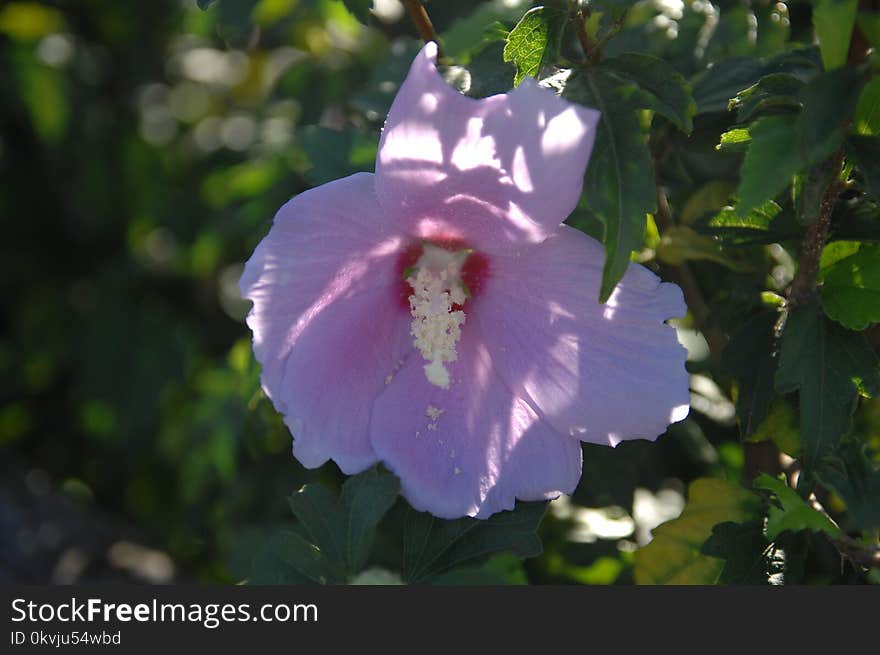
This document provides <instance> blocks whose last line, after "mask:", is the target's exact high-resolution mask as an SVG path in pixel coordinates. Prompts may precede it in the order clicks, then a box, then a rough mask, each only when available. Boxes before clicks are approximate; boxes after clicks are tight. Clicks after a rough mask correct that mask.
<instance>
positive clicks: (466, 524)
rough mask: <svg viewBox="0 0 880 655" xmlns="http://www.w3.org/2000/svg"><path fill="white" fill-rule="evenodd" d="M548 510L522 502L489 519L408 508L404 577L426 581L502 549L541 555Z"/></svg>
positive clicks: (527, 555) (544, 506)
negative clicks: (445, 517)
mask: <svg viewBox="0 0 880 655" xmlns="http://www.w3.org/2000/svg"><path fill="white" fill-rule="evenodd" d="M546 510H547V503H517V504H516V507H515V508H514V509H513V510H512V511H508V512H499V513H497V514H493V515H492V516H491V517H489V518H488V519H485V520H479V519H471V518H462V519H457V520H455V521H443V520H441V519H437V518H434V517H433V516H431V515H430V514H427V513H425V512H416V511H415V510H412V509H408V510H407V514H406V517H405V519H404V531H403V574H404V578H406V579H407V581H409V582H420V581H423V580H426V579H428V578H431V577H433V576H436V575H439V574H440V573H444V572H446V571H448V570H450V569H453V568H456V567H458V566H461V565H462V564H469V565H475V564H478V563H479V562H481V561H483V560H484V559H485V558H486V557H488V556H489V555H491V554H493V553H497V552H501V551H512V552H513V553H515V554H516V555H518V556H519V557H521V558H524V557H534V556H535V555H538V554H540V553H541V539H540V537H538V535H537V530H538V526H539V525H540V524H541V519H543V518H544V513H545V512H546Z"/></svg>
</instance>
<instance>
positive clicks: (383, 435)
mask: <svg viewBox="0 0 880 655" xmlns="http://www.w3.org/2000/svg"><path fill="white" fill-rule="evenodd" d="M424 364H425V362H424V361H423V360H422V358H421V357H418V356H417V355H414V356H412V357H410V358H409V359H408V360H407V362H406V364H404V366H403V368H402V369H401V370H400V371H399V372H398V373H397V374H396V375H395V377H394V380H393V381H392V383H391V384H390V385H389V387H388V389H387V390H386V391H385V393H383V394H382V395H381V396H380V397H379V399H378V400H377V401H376V403H375V405H374V407H373V417H372V422H371V437H372V443H373V448H374V449H375V451H376V454H377V455H378V457H379V458H380V459H381V460H382V461H383V462H384V463H385V465H386V466H388V468H389V469H391V470H392V471H393V472H394V473H395V474H397V476H398V477H399V478H400V480H401V487H402V492H403V495H404V496H405V497H406V498H407V500H409V502H410V504H411V505H412V506H413V507H415V508H416V509H418V510H422V511H429V512H430V513H431V514H433V515H435V516H438V517H441V518H458V517H461V516H464V515H469V516H477V517H480V518H485V517H487V516H490V515H491V514H493V513H495V512H498V511H501V510H504V509H511V508H513V505H514V502H515V499H516V498H519V499H521V500H540V499H545V498H552V497H556V496H558V495H559V494H560V493H563V492H565V493H569V492H571V491H573V490H574V488H575V486H577V481H578V479H579V477H580V470H581V451H580V444H579V442H578V441H577V439H574V438H572V437H570V436H567V435H562V434H559V433H557V432H555V431H554V430H553V429H552V428H550V427H549V426H547V425H546V424H544V423H542V422H541V421H540V420H539V418H538V415H537V414H536V413H535V411H534V410H533V409H532V408H531V407H530V406H529V405H528V403H526V402H525V401H523V400H522V399H520V398H517V397H516V396H514V395H513V394H512V393H511V391H510V389H509V388H508V387H507V386H505V385H504V383H503V382H502V381H501V380H500V378H499V377H498V376H497V375H496V373H495V372H494V370H493V366H492V361H491V358H490V357H489V353H488V351H487V350H486V347H485V345H484V344H483V343H482V337H481V335H480V332H479V326H478V325H476V324H474V325H467V324H465V326H464V328H463V331H462V339H461V341H460V342H459V357H458V360H457V361H455V362H453V363H452V364H449V365H448V367H449V371H450V376H451V378H452V384H451V385H450V387H449V389H442V388H440V387H437V386H435V385H432V384H430V383H429V382H428V381H427V379H426V378H425V373H424V370H423V366H424Z"/></svg>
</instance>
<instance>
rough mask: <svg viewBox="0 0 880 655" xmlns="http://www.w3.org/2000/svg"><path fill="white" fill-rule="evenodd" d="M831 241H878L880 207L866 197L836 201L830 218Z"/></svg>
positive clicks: (879, 236) (860, 196)
mask: <svg viewBox="0 0 880 655" xmlns="http://www.w3.org/2000/svg"><path fill="white" fill-rule="evenodd" d="M831 239H832V240H836V241H840V240H843V241H874V242H876V241H880V205H878V203H877V201H875V200H874V199H873V198H871V197H870V196H867V195H858V196H856V197H853V198H848V199H844V200H838V201H837V203H836V204H835V205H834V213H833V214H832V216H831Z"/></svg>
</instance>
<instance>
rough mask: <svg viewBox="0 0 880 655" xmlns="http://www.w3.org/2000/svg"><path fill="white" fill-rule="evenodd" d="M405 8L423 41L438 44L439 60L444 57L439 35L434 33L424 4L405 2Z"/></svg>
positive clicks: (413, 1)
mask: <svg viewBox="0 0 880 655" xmlns="http://www.w3.org/2000/svg"><path fill="white" fill-rule="evenodd" d="M403 6H404V7H406V11H407V13H409V18H410V20H411V21H412V22H413V24H414V25H415V26H416V29H417V30H418V31H419V35H420V36H421V37H422V41H424V42H425V43H428V42H429V41H434V42H435V43H436V44H437V58H438V59H439V58H440V57H441V56H442V53H441V51H440V39H438V38H437V33H436V32H435V31H434V25H433V23H431V19H430V17H429V16H428V12H427V11H425V8H424V7H423V6H422V3H421V2H420V1H419V0H403Z"/></svg>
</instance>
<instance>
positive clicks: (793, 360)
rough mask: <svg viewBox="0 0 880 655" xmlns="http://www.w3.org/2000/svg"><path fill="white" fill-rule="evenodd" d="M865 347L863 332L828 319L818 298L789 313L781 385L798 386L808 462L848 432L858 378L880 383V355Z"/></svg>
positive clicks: (779, 373) (782, 349)
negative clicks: (879, 366)
mask: <svg viewBox="0 0 880 655" xmlns="http://www.w3.org/2000/svg"><path fill="white" fill-rule="evenodd" d="M866 349H867V346H866V344H865V342H864V337H863V336H862V335H860V334H857V333H854V332H849V331H847V330H844V329H843V328H841V327H840V326H838V325H837V324H836V323H833V322H831V321H829V320H828V319H827V318H826V317H825V315H824V313H823V312H822V311H821V309H820V308H819V306H818V304H816V303H812V304H808V305H803V306H801V307H798V308H796V309H795V310H793V311H792V312H791V313H790V314H789V315H788V318H787V320H786V323H785V328H784V331H783V333H782V338H781V343H780V353H779V369H778V370H777V372H776V390H777V391H778V392H779V393H791V392H793V391H797V392H798V398H799V403H800V426H801V436H802V438H803V444H804V453H803V461H804V466H805V468H812V467H813V466H814V465H815V464H816V463H817V462H818V460H819V459H820V458H821V457H823V456H825V455H827V454H829V453H830V452H831V451H832V450H833V449H834V447H836V446H837V444H838V443H840V440H841V439H842V438H843V437H844V436H845V435H846V434H847V433H849V431H850V427H851V419H852V413H853V410H854V409H855V403H856V399H857V397H858V387H857V385H858V384H859V381H860V380H863V381H865V382H864V384H865V385H866V388H868V389H871V390H874V389H875V388H876V387H877V382H878V379H877V375H878V373H877V366H876V356H875V357H873V358H872V357H869V353H870V350H869V349H868V350H867V352H866ZM866 357H867V359H866ZM875 392H876V391H872V393H875Z"/></svg>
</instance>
